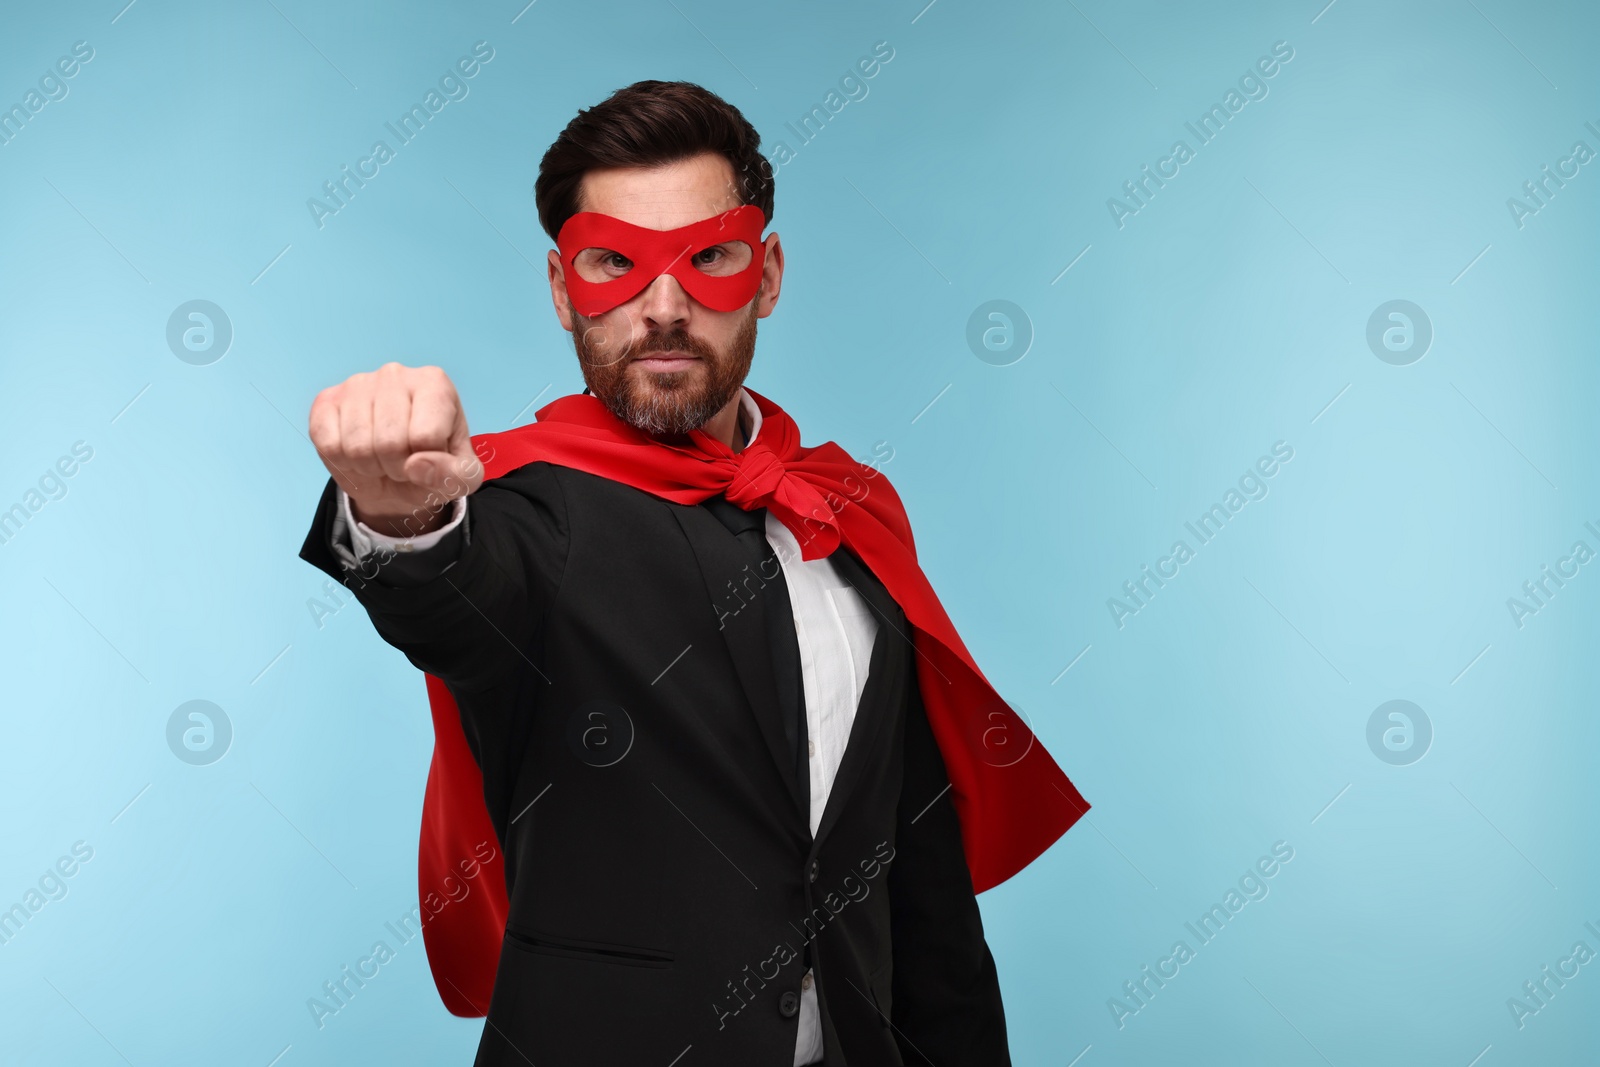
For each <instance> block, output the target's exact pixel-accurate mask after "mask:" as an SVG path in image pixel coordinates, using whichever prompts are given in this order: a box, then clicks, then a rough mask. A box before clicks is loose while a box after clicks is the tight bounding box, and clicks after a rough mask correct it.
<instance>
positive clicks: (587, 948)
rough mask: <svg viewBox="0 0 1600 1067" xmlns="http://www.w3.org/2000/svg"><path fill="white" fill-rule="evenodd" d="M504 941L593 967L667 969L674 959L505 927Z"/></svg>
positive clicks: (657, 952) (648, 950)
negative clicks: (608, 965)
mask: <svg viewBox="0 0 1600 1067" xmlns="http://www.w3.org/2000/svg"><path fill="white" fill-rule="evenodd" d="M506 940H508V941H510V942H511V943H512V944H513V945H516V946H518V947H519V948H523V949H526V950H527V951H529V952H537V953H540V954H542V955H546V956H557V957H561V958H563V959H573V960H589V961H591V962H594V963H617V964H622V965H623V966H627V967H670V966H672V963H673V960H674V959H676V957H675V956H674V955H673V954H672V953H670V952H664V951H662V950H661V949H654V948H642V947H639V946H637V945H617V944H609V943H607V942H603V941H587V940H581V939H578V938H571V937H558V936H556V935H553V934H544V933H532V932H530V931H526V930H513V929H512V928H511V927H510V926H509V925H508V926H507V927H506Z"/></svg>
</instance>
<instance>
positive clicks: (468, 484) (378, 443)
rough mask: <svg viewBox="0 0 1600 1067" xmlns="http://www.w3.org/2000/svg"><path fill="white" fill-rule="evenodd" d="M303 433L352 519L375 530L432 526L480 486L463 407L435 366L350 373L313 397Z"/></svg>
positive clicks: (479, 466)
mask: <svg viewBox="0 0 1600 1067" xmlns="http://www.w3.org/2000/svg"><path fill="white" fill-rule="evenodd" d="M310 430H311V443H312V444H313V445H314V446H315V447H316V449H317V454H318V455H319V456H321V457H322V462H323V465H324V466H326V467H327V468H328V473H329V474H331V475H333V480H334V481H335V482H336V483H337V484H338V486H339V488H341V489H343V490H344V491H345V492H346V493H348V494H349V495H350V506H351V510H352V512H353V513H354V514H355V517H356V518H357V519H358V520H359V521H361V522H364V523H366V524H367V525H368V526H370V527H372V528H373V529H375V530H378V531H379V532H381V533H387V534H390V535H392V536H396V537H411V536H415V535H417V534H424V533H428V532H429V531H431V530H436V529H438V528H439V527H441V526H443V525H444V524H445V522H446V521H447V520H448V514H447V506H448V505H449V503H450V502H451V501H452V500H454V499H456V498H457V497H462V496H466V495H467V494H469V493H473V492H476V491H477V488H478V487H479V486H480V485H482V484H483V474H484V470H483V463H482V461H480V460H479V459H478V457H477V455H476V453H474V452H473V450H472V440H471V437H470V435H469V434H468V432H467V415H466V412H465V411H463V410H462V408H461V399H460V397H458V396H457V395H456V388H455V385H454V384H452V383H451V381H450V379H449V377H448V376H447V375H446V374H445V372H444V371H443V370H441V369H440V368H438V367H432V366H429V367H407V366H404V365H402V364H399V363H392V362H391V363H385V364H384V365H383V366H381V367H379V368H378V369H377V370H375V371H368V372H364V373H361V374H353V375H351V376H350V377H349V378H346V379H345V380H344V381H342V382H340V383H339V384H338V385H333V386H329V387H328V388H326V389H324V390H323V391H322V392H320V393H318V394H317V398H316V400H314V401H313V402H312V404H311V425H310Z"/></svg>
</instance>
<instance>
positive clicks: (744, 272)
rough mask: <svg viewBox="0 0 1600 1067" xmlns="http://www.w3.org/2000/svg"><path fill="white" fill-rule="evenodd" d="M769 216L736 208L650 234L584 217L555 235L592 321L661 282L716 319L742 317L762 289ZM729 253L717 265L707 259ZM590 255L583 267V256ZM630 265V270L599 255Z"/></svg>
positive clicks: (575, 294) (576, 302)
mask: <svg viewBox="0 0 1600 1067" xmlns="http://www.w3.org/2000/svg"><path fill="white" fill-rule="evenodd" d="M765 224H766V216H765V215H763V214H762V211H761V209H760V208H758V207H756V206H755V205H754V204H746V205H744V206H743V207H736V208H734V209H732V210H731V211H724V212H723V213H722V214H720V215H713V216H711V217H710V218H708V219H701V220H700V221H699V222H691V223H690V224H689V225H687V226H679V227H678V228H677V229H675V230H652V229H649V228H647V227H644V226H635V225H634V224H633V223H631V222H623V221H622V220H621V219H619V218H614V217H613V216H611V215H602V214H600V213H599V212H596V211H580V212H578V213H577V214H576V215H574V216H572V217H571V218H569V219H568V220H567V221H566V223H565V224H564V225H563V226H562V227H561V232H560V233H559V234H557V235H556V244H557V246H558V247H559V248H560V250H561V264H562V267H563V268H564V275H565V278H566V282H567V293H568V295H570V296H571V297H572V306H573V308H574V309H576V311H577V312H578V314H580V315H582V316H584V317H585V318H593V317H594V316H596V315H600V314H602V313H604V312H607V311H610V310H611V309H612V308H614V307H616V306H617V305H618V304H622V303H626V302H627V301H629V300H632V299H633V298H634V297H635V296H638V295H639V294H640V293H642V292H643V291H644V290H645V288H646V287H647V286H648V285H649V284H650V283H651V282H653V281H655V280H656V279H657V278H659V277H661V275H663V274H670V275H672V276H673V277H674V278H676V279H677V280H678V282H679V284H681V285H682V286H683V287H684V289H685V290H687V291H688V293H689V295H690V296H692V297H694V299H695V300H697V301H699V302H700V303H702V304H704V305H705V306H706V307H708V308H710V309H711V310H713V311H737V310H738V309H739V308H741V307H744V306H745V305H746V304H748V303H749V302H750V300H751V298H752V297H754V296H755V295H756V290H757V289H758V288H760V286H761V270H762V268H763V266H765V264H766V248H765V246H764V245H763V244H762V243H761V230H762V228H763V226H764V225H765ZM718 246H724V247H723V248H722V249H721V250H720V252H719V254H718V256H717V257H716V258H715V260H714V261H712V262H705V263H702V262H700V261H699V260H700V256H701V254H702V253H704V252H706V251H708V250H710V249H713V248H717V247H718ZM585 251H588V252H589V254H588V255H587V256H585V257H584V261H583V262H582V263H577V262H576V261H577V260H578V257H579V255H580V254H582V253H584V252H585ZM602 251H604V252H607V253H610V252H615V253H616V254H617V255H619V256H622V257H623V258H624V259H626V260H628V261H629V262H630V263H631V266H628V267H626V268H624V269H619V265H618V264H616V263H614V262H612V261H611V257H610V256H609V255H607V256H601V255H600V254H599V253H600V252H602Z"/></svg>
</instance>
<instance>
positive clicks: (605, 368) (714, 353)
mask: <svg viewBox="0 0 1600 1067" xmlns="http://www.w3.org/2000/svg"><path fill="white" fill-rule="evenodd" d="M758 306H759V300H752V301H751V302H750V309H749V313H748V314H747V315H746V316H745V318H744V320H743V321H742V322H740V324H739V331H738V333H737V334H735V335H734V338H733V340H732V341H730V342H729V343H728V347H727V348H726V350H723V351H718V350H717V349H716V348H715V347H713V346H712V345H710V344H708V343H707V342H705V341H702V340H700V339H699V338H698V337H694V336H692V335H691V334H690V333H689V332H688V331H686V330H683V329H681V328H680V329H676V330H665V331H652V332H651V333H648V334H646V335H645V336H644V339H643V340H641V341H640V342H639V343H638V345H637V346H636V347H634V348H632V349H631V350H624V352H623V354H622V355H620V356H616V357H611V356H609V355H607V354H603V353H601V352H600V351H599V350H598V348H597V346H595V345H592V344H591V343H590V341H589V330H590V329H591V327H590V325H589V323H590V322H591V321H592V320H590V319H586V318H584V317H583V316H581V315H579V314H577V312H576V311H572V312H571V313H572V319H573V322H574V323H575V324H576V328H575V329H573V331H572V346H573V348H574V349H576V350H577V353H578V366H579V367H580V368H581V369H582V371H583V380H584V384H586V385H588V387H589V390H590V392H592V393H593V394H594V395H595V396H596V397H597V398H598V399H599V400H600V402H601V403H603V404H605V406H606V408H607V410H609V411H610V412H611V414H613V415H615V416H616V417H617V418H619V419H621V420H622V421H623V422H626V423H628V424H629V425H630V426H634V427H637V428H638V429H640V430H643V431H644V432H646V433H650V434H686V433H688V432H689V431H690V430H694V429H698V428H699V427H701V426H703V425H705V423H706V422H707V420H709V419H710V418H711V417H712V416H713V415H715V414H716V413H717V412H719V411H721V410H722V409H723V408H725V407H727V405H728V402H729V401H730V400H732V399H733V398H734V396H735V395H737V394H738V392H739V388H740V386H742V385H743V384H744V379H745V376H746V375H747V374H749V373H750V364H751V361H752V360H753V359H754V357H755V351H756V318H757V314H756V310H757V307H758ZM568 308H569V310H571V302H570V301H569V302H568ZM670 351H679V352H687V353H689V354H690V355H692V356H696V357H698V360H697V361H696V362H695V363H693V364H691V365H690V366H688V367H686V368H684V369H683V370H674V371H652V370H645V369H642V368H641V369H638V370H635V369H634V367H633V364H634V361H635V360H636V359H640V358H642V357H645V356H648V355H649V354H651V353H652V352H670Z"/></svg>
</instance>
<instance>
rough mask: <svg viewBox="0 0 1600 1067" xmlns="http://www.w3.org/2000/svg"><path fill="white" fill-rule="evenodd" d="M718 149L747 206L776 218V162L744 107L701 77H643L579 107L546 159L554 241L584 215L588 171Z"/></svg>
mask: <svg viewBox="0 0 1600 1067" xmlns="http://www.w3.org/2000/svg"><path fill="white" fill-rule="evenodd" d="M704 152H715V153H717V154H719V155H721V156H722V157H723V158H725V159H726V160H727V161H728V162H729V163H730V164H731V165H732V166H733V174H734V181H735V182H736V183H737V192H738V197H739V202H740V203H741V204H754V205H755V206H756V207H758V208H760V209H761V213H762V214H763V215H764V216H765V217H766V221H767V223H768V224H770V223H771V222H772V188H773V183H772V164H771V163H769V162H767V157H766V156H763V155H762V154H761V138H760V136H759V135H757V133H756V130H755V127H754V126H752V125H750V123H749V122H748V121H746V120H745V117H744V116H743V115H742V114H740V113H739V109H738V108H736V107H734V106H733V105H732V104H730V103H728V102H727V101H726V100H724V99H722V97H720V96H718V95H717V94H716V93H713V92H711V91H710V90H708V89H704V88H702V87H700V86H698V85H695V84H694V83H693V82H682V81H678V82H664V81H640V82H634V83H633V84H632V85H630V86H628V87H627V88H625V89H618V90H617V91H616V92H614V93H612V94H611V95H610V96H608V97H607V98H606V99H605V100H604V101H602V102H601V103H599V104H596V105H595V106H594V107H590V108H584V109H583V110H581V111H579V112H578V114H577V116H576V117H575V118H573V120H572V121H571V122H569V123H567V128H566V129H564V130H562V131H561V135H560V136H559V137H557V138H556V140H555V143H554V144H552V145H551V146H550V148H549V150H548V151H547V152H545V154H544V159H542V160H540V162H539V177H538V180H537V181H535V182H534V184H533V199H534V203H535V204H536V205H537V206H538V209H539V224H540V225H541V226H543V227H544V230H545V232H546V233H548V234H549V235H550V239H551V240H552V241H553V240H555V239H556V235H557V234H558V233H560V232H561V227H562V226H563V225H565V224H566V221H567V220H568V219H569V218H571V217H572V216H573V215H576V214H577V213H578V188H579V186H580V185H581V183H582V182H583V176H584V174H585V173H587V172H588V171H591V170H598V169H601V168H604V167H653V166H657V165H660V164H664V163H675V162H677V161H678V160H681V159H688V158H689V157H690V156H697V155H700V154H701V153H704Z"/></svg>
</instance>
